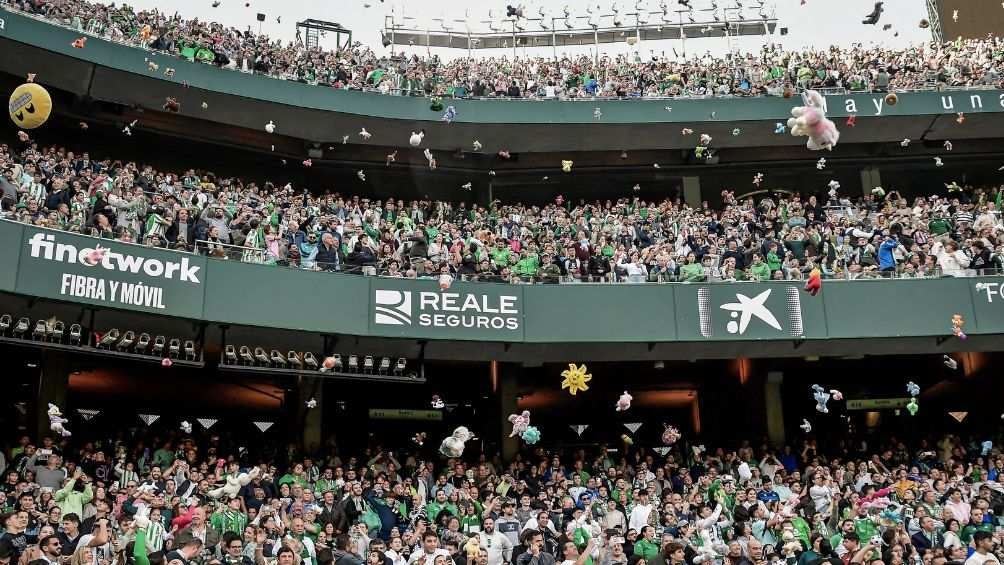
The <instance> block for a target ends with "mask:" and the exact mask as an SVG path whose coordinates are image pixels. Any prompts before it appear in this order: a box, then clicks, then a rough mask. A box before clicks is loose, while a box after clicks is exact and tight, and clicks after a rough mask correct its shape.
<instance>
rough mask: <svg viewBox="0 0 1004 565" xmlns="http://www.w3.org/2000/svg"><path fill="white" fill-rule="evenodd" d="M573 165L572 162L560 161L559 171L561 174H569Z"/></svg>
mask: <svg viewBox="0 0 1004 565" xmlns="http://www.w3.org/2000/svg"><path fill="white" fill-rule="evenodd" d="M573 164H574V162H573V161H566V160H562V161H561V171H562V172H565V173H570V172H572V165H573Z"/></svg>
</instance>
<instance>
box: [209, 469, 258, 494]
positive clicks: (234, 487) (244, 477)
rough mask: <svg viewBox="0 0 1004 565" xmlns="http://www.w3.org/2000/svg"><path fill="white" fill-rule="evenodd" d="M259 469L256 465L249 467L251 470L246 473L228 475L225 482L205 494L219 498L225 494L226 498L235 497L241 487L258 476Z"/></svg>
mask: <svg viewBox="0 0 1004 565" xmlns="http://www.w3.org/2000/svg"><path fill="white" fill-rule="evenodd" d="M259 472H260V469H259V468H258V467H251V470H250V471H248V472H246V473H240V474H238V475H228V476H227V483H226V484H225V485H223V486H221V487H220V488H214V489H213V490H211V491H209V492H208V493H207V494H208V495H209V496H210V498H221V497H223V496H226V497H227V498H235V497H236V496H237V493H238V492H240V490H241V487H244V486H247V485H248V484H249V483H250V482H251V481H253V480H254V479H255V477H257V476H258V473H259Z"/></svg>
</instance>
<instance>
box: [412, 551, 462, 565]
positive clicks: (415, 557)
mask: <svg viewBox="0 0 1004 565" xmlns="http://www.w3.org/2000/svg"><path fill="white" fill-rule="evenodd" d="M437 555H445V556H446V558H447V559H448V560H449V561H450V562H452V561H453V558H452V557H450V552H449V551H446V550H445V549H442V548H440V549H437V550H436V551H434V552H432V553H431V554H426V553H425V550H424V549H419V550H418V551H416V552H414V553H412V554H411V557H410V558H409V559H408V565H413V564H415V563H419V562H421V563H422V565H435V563H436V556H437Z"/></svg>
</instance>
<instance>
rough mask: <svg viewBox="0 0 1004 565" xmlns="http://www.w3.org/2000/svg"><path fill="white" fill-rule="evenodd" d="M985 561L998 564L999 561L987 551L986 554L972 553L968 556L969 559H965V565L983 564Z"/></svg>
mask: <svg viewBox="0 0 1004 565" xmlns="http://www.w3.org/2000/svg"><path fill="white" fill-rule="evenodd" d="M985 563H996V564H997V565H1000V561H998V560H997V558H996V557H995V556H994V554H993V553H990V552H987V553H986V555H981V554H980V553H979V552H976V553H973V554H972V555H970V556H969V559H966V563H965V565H984V564H985Z"/></svg>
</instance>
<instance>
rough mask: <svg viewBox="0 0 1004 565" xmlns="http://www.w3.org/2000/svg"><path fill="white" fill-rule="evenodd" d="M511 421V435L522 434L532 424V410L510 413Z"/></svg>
mask: <svg viewBox="0 0 1004 565" xmlns="http://www.w3.org/2000/svg"><path fill="white" fill-rule="evenodd" d="M509 421H510V422H512V433H511V434H509V437H516V436H522V435H523V432H525V431H526V428H527V427H529V426H530V411H529V410H524V411H523V413H522V414H509Z"/></svg>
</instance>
